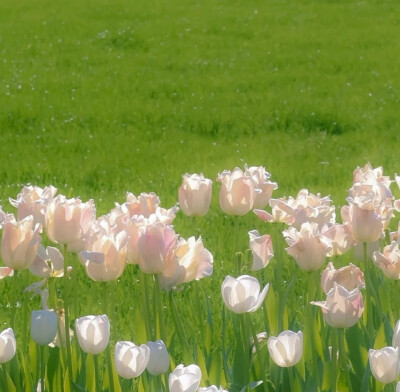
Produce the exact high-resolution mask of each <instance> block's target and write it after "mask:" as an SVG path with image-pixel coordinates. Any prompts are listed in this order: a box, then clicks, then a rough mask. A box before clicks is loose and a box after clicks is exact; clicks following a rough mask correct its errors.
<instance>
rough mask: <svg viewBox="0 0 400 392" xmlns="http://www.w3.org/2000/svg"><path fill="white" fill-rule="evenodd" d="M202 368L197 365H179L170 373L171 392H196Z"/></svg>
mask: <svg viewBox="0 0 400 392" xmlns="http://www.w3.org/2000/svg"><path fill="white" fill-rule="evenodd" d="M200 380H201V370H200V368H199V367H198V366H197V365H189V366H186V367H185V366H183V365H178V366H177V367H176V368H175V370H174V371H173V372H172V373H171V374H170V375H169V380H168V383H169V390H170V392H196V391H197V388H198V387H199V385H200Z"/></svg>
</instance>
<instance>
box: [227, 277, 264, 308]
mask: <svg viewBox="0 0 400 392" xmlns="http://www.w3.org/2000/svg"><path fill="white" fill-rule="evenodd" d="M268 289H269V284H267V285H266V286H265V287H264V289H263V290H262V292H261V293H260V283H259V282H258V280H257V279H256V278H254V277H252V276H248V275H242V276H239V277H238V278H232V277H231V276H229V275H228V276H227V277H226V278H225V280H224V281H223V283H222V285H221V294H222V299H223V300H224V303H225V305H226V307H227V308H228V309H229V310H231V311H232V312H235V313H246V312H255V311H256V310H257V309H258V308H259V307H260V306H261V304H262V303H263V301H264V299H265V296H266V295H267V292H268Z"/></svg>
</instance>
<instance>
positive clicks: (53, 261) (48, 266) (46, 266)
mask: <svg viewBox="0 0 400 392" xmlns="http://www.w3.org/2000/svg"><path fill="white" fill-rule="evenodd" d="M29 271H31V272H32V274H34V275H36V276H39V277H40V278H51V277H53V278H60V277H62V276H64V257H63V255H62V254H61V252H60V251H59V250H58V249H57V248H54V247H52V246H48V247H47V248H45V247H44V246H43V245H42V244H39V247H38V252H37V255H36V258H35V261H34V262H33V264H32V265H31V266H30V267H29Z"/></svg>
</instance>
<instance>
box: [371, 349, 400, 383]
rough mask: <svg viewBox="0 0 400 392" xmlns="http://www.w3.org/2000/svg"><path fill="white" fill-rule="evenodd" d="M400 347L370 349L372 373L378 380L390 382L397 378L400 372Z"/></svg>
mask: <svg viewBox="0 0 400 392" xmlns="http://www.w3.org/2000/svg"><path fill="white" fill-rule="evenodd" d="M399 353H400V352H399V348H398V347H396V348H394V347H385V348H382V349H380V350H372V349H370V350H369V351H368V357H369V365H370V367H371V372H372V375H373V376H374V377H375V379H377V380H378V381H380V382H382V383H384V384H388V383H391V382H393V381H395V380H396V378H397V377H398V376H399V373H400V360H399Z"/></svg>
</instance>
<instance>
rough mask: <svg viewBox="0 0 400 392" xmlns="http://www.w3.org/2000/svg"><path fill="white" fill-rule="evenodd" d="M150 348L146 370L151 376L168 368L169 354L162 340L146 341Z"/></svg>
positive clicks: (157, 374) (162, 372) (159, 373)
mask: <svg viewBox="0 0 400 392" xmlns="http://www.w3.org/2000/svg"><path fill="white" fill-rule="evenodd" d="M146 344H147V346H148V347H149V349H150V359H149V363H148V364H147V368H146V370H147V371H148V372H149V373H150V374H152V375H153V376H159V375H161V374H164V373H165V372H166V371H167V370H168V368H169V354H168V350H167V347H166V346H165V343H164V342H163V341H162V340H157V341H156V342H147V343H146Z"/></svg>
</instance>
